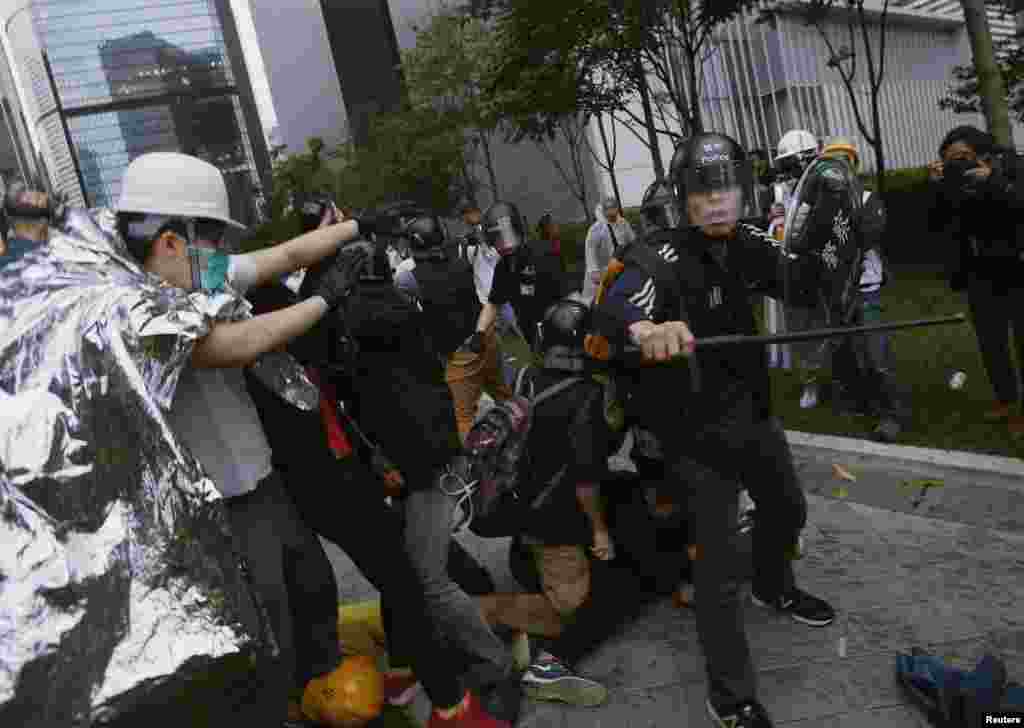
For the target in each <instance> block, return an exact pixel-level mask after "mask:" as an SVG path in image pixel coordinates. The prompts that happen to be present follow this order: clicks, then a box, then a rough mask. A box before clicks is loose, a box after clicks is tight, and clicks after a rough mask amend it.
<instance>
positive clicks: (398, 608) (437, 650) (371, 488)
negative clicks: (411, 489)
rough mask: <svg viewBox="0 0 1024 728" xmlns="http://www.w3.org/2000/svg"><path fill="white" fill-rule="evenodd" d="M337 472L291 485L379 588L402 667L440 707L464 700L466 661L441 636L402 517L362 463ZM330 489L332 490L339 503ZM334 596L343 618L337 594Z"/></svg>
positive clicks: (306, 510)
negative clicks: (461, 675) (410, 553)
mask: <svg viewBox="0 0 1024 728" xmlns="http://www.w3.org/2000/svg"><path fill="white" fill-rule="evenodd" d="M331 476H332V477H330V478H327V479H325V478H324V477H323V474H322V475H321V477H320V478H319V479H317V480H315V481H308V480H307V481H305V482H304V483H302V484H296V485H295V486H294V487H293V488H292V494H293V497H295V499H296V503H297V504H298V506H299V509H300V511H301V512H302V515H303V517H304V518H306V520H307V521H308V523H309V524H310V525H311V526H312V527H313V529H314V530H316V532H317V533H319V534H320V535H321V536H323V537H324V538H326V539H327V540H329V541H331V542H333V543H335V544H337V545H338V547H339V548H340V549H341V550H342V551H344V552H345V554H346V555H348V557H349V558H350V559H352V562H353V563H354V564H355V565H356V568H358V569H359V571H360V572H361V573H362V574H363V576H365V577H366V579H367V580H368V581H369V582H370V583H371V584H372V585H373V586H374V587H375V588H376V589H377V590H378V591H379V592H380V594H381V603H382V609H383V617H384V619H385V626H386V631H387V639H388V647H389V652H391V651H392V650H393V649H395V648H393V646H396V647H397V651H398V652H399V653H400V655H402V656H403V657H400V659H399V661H398V664H402V663H403V662H406V661H407V663H408V665H409V666H411V667H412V669H413V672H414V673H415V674H416V677H417V678H418V679H419V680H420V682H422V683H423V688H424V690H426V692H427V696H428V697H429V698H430V701H431V702H432V703H433V704H434V705H435V706H438V707H451V706H453V705H455V704H457V703H458V702H459V701H460V700H461V699H462V695H463V692H462V687H461V685H460V683H459V679H458V676H459V673H460V671H461V663H460V660H459V657H458V655H457V654H456V653H454V652H453V651H452V650H451V649H449V648H447V647H445V646H444V644H443V643H442V642H440V641H439V640H437V629H436V627H435V625H434V623H433V622H432V620H431V619H430V617H429V616H428V610H427V602H426V599H425V596H424V591H423V587H422V585H421V584H420V580H419V577H418V575H417V573H416V571H415V569H414V568H413V565H412V562H411V561H410V559H409V557H408V555H407V553H406V550H405V548H404V539H403V526H402V520H401V518H400V517H399V516H398V514H397V513H395V512H394V511H393V510H392V509H391V508H389V507H388V506H387V504H386V503H385V502H384V499H383V495H382V492H381V487H380V485H379V483H377V482H376V479H375V477H374V476H373V475H372V474H370V472H369V471H368V470H366V469H365V468H364V466H362V465H361V464H360V463H358V462H357V461H355V460H346V461H340V462H339V461H336V467H335V468H334V469H333V470H332V472H331ZM325 489H329V490H327V491H326V492H325ZM327 493H333V497H334V498H336V499H337V505H336V506H333V507H332V506H331V503H330V500H329V498H330V497H329V496H328V495H327ZM466 558H471V557H468V555H466ZM333 601H334V603H333V609H334V614H335V619H337V609H338V605H337V594H335V596H334V600H333ZM335 641H337V640H335Z"/></svg>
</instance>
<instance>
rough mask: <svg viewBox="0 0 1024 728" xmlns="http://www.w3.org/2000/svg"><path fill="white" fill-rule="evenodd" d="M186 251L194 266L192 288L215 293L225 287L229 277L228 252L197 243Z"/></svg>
mask: <svg viewBox="0 0 1024 728" xmlns="http://www.w3.org/2000/svg"><path fill="white" fill-rule="evenodd" d="M186 251H187V253H188V260H189V263H190V265H191V268H192V290H195V291H206V292H208V293H214V292H217V291H220V290H221V289H223V288H224V284H225V282H227V277H228V260H229V256H228V254H227V253H225V252H224V251H222V250H217V249H215V248H201V247H198V246H195V245H189V246H188V247H187V248H186Z"/></svg>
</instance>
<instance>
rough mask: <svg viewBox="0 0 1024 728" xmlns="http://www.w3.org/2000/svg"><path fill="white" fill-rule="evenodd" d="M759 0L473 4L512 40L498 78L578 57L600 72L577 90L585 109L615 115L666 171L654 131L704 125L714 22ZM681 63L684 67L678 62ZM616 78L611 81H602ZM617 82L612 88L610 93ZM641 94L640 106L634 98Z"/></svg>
mask: <svg viewBox="0 0 1024 728" xmlns="http://www.w3.org/2000/svg"><path fill="white" fill-rule="evenodd" d="M757 4H758V3H757V2H756V0H716V1H715V2H699V3H698V2H693V1H692V0H562V1H560V2H557V3H555V2H548V3H541V2H531V1H530V0H475V1H474V2H473V3H471V5H472V8H473V10H474V11H475V12H478V13H484V14H485V15H486V16H487V17H497V18H499V19H500V21H501V22H502V23H503V24H504V26H505V28H506V32H507V33H508V34H509V35H510V37H512V38H514V39H515V42H514V43H512V44H510V47H511V48H512V49H513V53H512V55H511V56H509V57H506V58H505V59H504V61H503V74H502V76H501V80H502V82H503V83H504V85H506V86H514V85H515V84H516V83H517V82H518V76H519V74H520V73H523V72H526V71H527V70H528V69H530V68H531V67H532V66H534V65H536V64H551V63H561V64H564V63H567V62H569V61H570V59H571V61H572V62H574V63H578V64H580V66H581V71H582V73H581V74H580V75H581V76H582V77H588V76H596V77H598V78H599V79H601V80H600V81H598V82H594V81H591V82H590V83H587V84H585V85H582V86H580V87H579V88H578V89H577V95H578V104H579V106H580V107H581V108H587V109H588V110H589V111H590V113H592V114H597V113H603V114H613V115H614V116H615V117H617V118H620V119H622V120H624V121H625V124H624V125H625V127H626V128H627V129H628V130H629V131H630V132H631V133H633V134H634V136H635V137H636V138H637V139H638V140H639V141H640V142H642V143H643V144H644V145H645V146H646V147H647V148H648V149H649V151H650V153H651V159H652V162H653V165H654V168H655V172H656V174H657V175H658V176H663V175H664V168H665V165H664V161H663V160H662V159H661V148H660V143H659V137H662V136H667V137H668V138H669V139H671V140H672V141H673V143H676V142H679V141H680V140H682V139H683V138H685V137H686V136H689V135H691V134H694V133H698V132H701V131H703V130H704V122H703V114H702V111H701V96H702V89H703V83H704V65H705V62H706V60H707V59H708V57H709V56H710V54H711V53H713V52H714V48H713V46H712V41H713V33H714V30H715V28H716V27H718V26H720V25H721V24H722V23H724V22H726V21H728V20H730V19H732V18H733V17H735V16H736V15H737V14H738V13H740V12H741V11H743V10H745V9H747V8H752V7H754V6H756V5H757ZM680 66H682V68H683V69H684V72H683V73H682V74H681V73H680V72H679V68H680ZM609 80H610V81H612V82H613V85H612V87H611V88H607V87H606V86H605V82H607V81H609ZM613 90H614V92H612V91H613ZM637 103H639V106H640V110H639V112H638V111H637V110H636V108H635V106H636V105H637Z"/></svg>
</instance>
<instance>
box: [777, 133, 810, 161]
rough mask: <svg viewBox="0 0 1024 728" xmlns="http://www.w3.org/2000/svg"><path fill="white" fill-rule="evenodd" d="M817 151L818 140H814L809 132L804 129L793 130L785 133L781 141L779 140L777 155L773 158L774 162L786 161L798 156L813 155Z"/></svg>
mask: <svg viewBox="0 0 1024 728" xmlns="http://www.w3.org/2000/svg"><path fill="white" fill-rule="evenodd" d="M817 151H818V140H817V139H815V138H814V135H813V134H811V132H809V131H806V130H805V129H793V130H792V131H787V132H786V133H785V134H784V135H783V136H782V138H781V139H779V148H778V153H777V154H776V156H775V161H776V162H777V161H779V160H780V159H786V158H787V157H795V156H796V155H798V154H806V153H814V152H817Z"/></svg>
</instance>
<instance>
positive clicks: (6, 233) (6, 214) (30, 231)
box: [0, 182, 55, 268]
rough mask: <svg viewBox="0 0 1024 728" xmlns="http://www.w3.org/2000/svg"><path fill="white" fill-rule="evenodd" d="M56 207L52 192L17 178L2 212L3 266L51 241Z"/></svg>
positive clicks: (0, 252) (0, 254) (0, 251)
mask: <svg viewBox="0 0 1024 728" xmlns="http://www.w3.org/2000/svg"><path fill="white" fill-rule="evenodd" d="M54 207H55V205H54V201H52V200H51V199H50V196H49V195H47V194H46V193H45V192H40V191H38V190H31V189H29V188H28V187H26V186H25V184H24V183H23V182H14V183H13V184H12V185H11V186H10V187H9V188H8V189H7V191H6V192H5V193H3V212H2V214H0V228H2V230H0V232H2V238H0V268H3V267H4V266H5V265H7V264H8V263H13V262H14V261H16V260H18V259H19V258H20V257H21V256H23V255H25V254H26V253H29V252H31V251H32V250H34V249H35V248H37V247H38V246H39V245H41V244H43V243H45V242H46V241H47V239H48V238H49V223H50V218H51V217H52V215H53V212H54V210H53V208H54ZM8 226H9V227H10V229H8Z"/></svg>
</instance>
